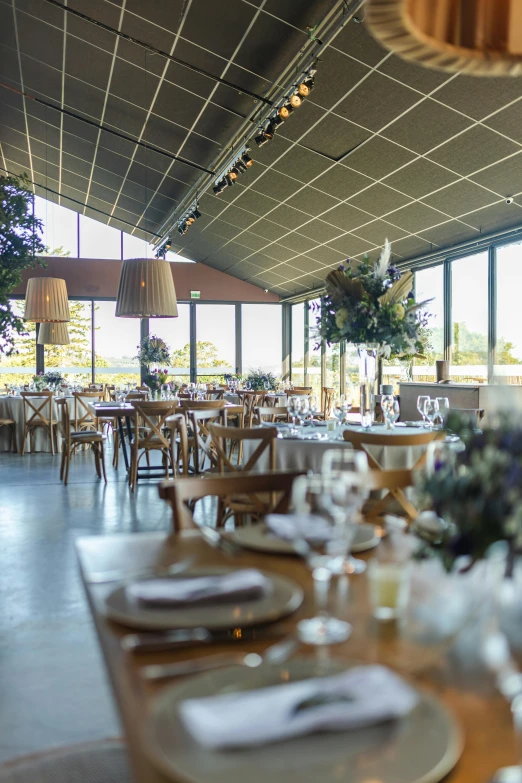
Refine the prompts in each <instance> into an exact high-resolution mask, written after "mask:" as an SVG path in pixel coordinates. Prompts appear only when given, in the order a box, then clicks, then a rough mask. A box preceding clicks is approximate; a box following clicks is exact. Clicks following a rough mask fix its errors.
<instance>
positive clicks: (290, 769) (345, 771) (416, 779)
mask: <svg viewBox="0 0 522 783" xmlns="http://www.w3.org/2000/svg"><path fill="white" fill-rule="evenodd" d="M346 668H347V664H343V663H342V662H340V661H337V662H335V664H332V665H331V666H330V667H329V671H328V674H334V673H335V672H338V671H343V670H344V669H346ZM319 675H320V672H319V671H318V664H317V663H316V662H314V661H313V660H305V659H295V660H293V661H291V662H289V663H287V664H284V665H283V666H270V665H263V666H261V667H259V669H255V670H245V669H239V668H238V667H230V668H228V669H221V670H219V671H217V672H213V673H211V674H210V673H207V674H201V675H198V676H195V677H191V678H190V679H188V680H185V681H184V682H183V683H180V684H177V685H172V686H171V687H169V688H166V689H165V690H163V691H162V692H161V693H160V694H159V695H158V696H157V697H156V699H155V700H154V702H153V704H152V709H151V713H150V717H149V719H148V724H147V735H146V743H145V752H146V753H147V755H149V757H150V758H151V760H152V762H153V763H154V764H156V765H157V766H158V767H159V768H160V769H161V770H162V771H163V772H164V774H166V775H167V777H169V778H171V779H172V780H175V781H178V782H179V781H187V782H189V783H240V781H241V782H242V781H248V783H266V781H270V783H318V781H322V782H323V783H327V781H332V782H337V781H343V783H369V781H372V782H373V781H379V783H438V781H440V780H442V778H443V777H444V776H445V775H447V774H448V772H449V771H450V770H451V769H452V768H453V767H454V766H455V764H456V762H457V761H458V759H459V756H460V754H461V752H462V744H463V743H462V736H461V731H460V729H459V727H458V725H457V723H456V721H455V719H454V718H453V716H452V715H451V714H450V713H449V712H448V710H447V709H446V707H445V706H444V704H442V703H441V702H440V701H439V700H438V699H436V698H435V697H434V696H432V695H431V694H428V693H426V692H424V691H419V696H420V701H419V704H418V705H417V707H416V708H415V709H414V710H413V711H412V712H411V713H410V715H408V716H407V717H405V718H402V719H400V720H397V721H389V722H387V723H382V724H380V725H376V726H372V727H370V728H366V729H357V730H351V731H339V732H329V733H324V734H319V733H317V734H308V735H306V736H303V737H297V738H293V739H289V740H285V741H284V742H280V743H273V744H270V745H265V746H261V747H255V748H243V749H238V750H230V751H224V750H220V751H214V750H209V749H207V748H204V747H202V746H201V745H199V744H198V743H197V742H196V741H195V740H194V739H192V737H191V735H190V734H189V733H188V732H187V731H186V729H185V727H184V725H183V723H182V722H181V720H180V718H179V714H178V707H179V704H180V703H181V702H182V701H184V700H185V699H188V698H197V697H203V696H210V695H214V694H218V693H225V692H227V691H228V692H230V691H238V690H251V689H254V688H262V687H266V686H268V685H275V684H277V683H278V682H288V681H290V680H302V679H307V678H309V677H317V676H319Z"/></svg>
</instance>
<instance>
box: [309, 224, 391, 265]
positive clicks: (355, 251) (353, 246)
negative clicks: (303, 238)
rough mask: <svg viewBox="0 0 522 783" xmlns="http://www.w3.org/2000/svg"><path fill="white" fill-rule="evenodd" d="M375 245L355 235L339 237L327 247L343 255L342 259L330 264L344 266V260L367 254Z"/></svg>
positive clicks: (333, 260)
mask: <svg viewBox="0 0 522 783" xmlns="http://www.w3.org/2000/svg"><path fill="white" fill-rule="evenodd" d="M370 225H371V224H370ZM379 241H380V240H379ZM373 245H374V242H372V241H371V240H370V241H369V240H366V239H361V238H360V237H358V236H354V235H353V234H345V235H344V236H342V237H339V239H334V241H333V242H329V243H328V246H327V247H328V248H329V249H330V248H331V249H332V250H336V251H337V252H338V253H342V257H341V258H337V259H335V258H332V259H330V261H329V262H328V263H330V264H332V265H336V264H337V265H338V264H342V262H343V258H344V259H346V258H352V257H353V256H357V255H359V254H360V253H365V252H366V251H367V250H369V249H370V248H371V247H373ZM314 252H315V251H314Z"/></svg>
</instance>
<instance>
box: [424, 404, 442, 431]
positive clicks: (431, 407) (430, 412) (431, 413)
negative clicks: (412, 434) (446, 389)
mask: <svg viewBox="0 0 522 783" xmlns="http://www.w3.org/2000/svg"><path fill="white" fill-rule="evenodd" d="M424 413H425V415H426V419H427V420H428V424H429V428H430V430H432V429H433V427H434V425H435V422H436V420H437V418H438V416H439V403H438V402H437V400H433V399H431V397H428V399H427V400H426V402H425V403H424Z"/></svg>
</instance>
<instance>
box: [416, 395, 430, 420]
mask: <svg viewBox="0 0 522 783" xmlns="http://www.w3.org/2000/svg"><path fill="white" fill-rule="evenodd" d="M429 399H430V397H429V395H428V394H420V395H419V396H418V397H417V410H418V411H419V413H420V415H421V416H422V421H423V423H424V426H425V427H426V426H427V419H426V410H425V408H426V403H427V402H428V400H429Z"/></svg>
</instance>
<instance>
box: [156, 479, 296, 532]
mask: <svg viewBox="0 0 522 783" xmlns="http://www.w3.org/2000/svg"><path fill="white" fill-rule="evenodd" d="M300 475H302V471H301V472H299V471H278V472H277V473H249V474H247V475H245V474H243V473H234V474H227V475H224V476H223V475H218V474H214V475H213V476H208V477H207V478H205V479H203V480H202V479H199V478H181V479H177V480H176V481H162V483H161V484H160V486H159V495H160V498H162V499H163V500H166V501H167V502H168V503H170V505H171V507H172V531H173V533H179V532H180V531H181V530H185V529H187V528H194V527H195V523H194V520H193V518H192V514H191V513H190V511H189V508H188V505H189V504H190V505H191V506H192V507H193V506H194V505H195V503H196V501H197V500H200V499H201V498H204V497H217V498H218V499H221V500H222V499H224V498H227V497H230V496H232V495H241V496H250V497H252V498H255V497H257V496H259V495H265V496H266V495H269V496H271V497H273V498H274V503H273V505H272V506H271V507H269V508H268V509H267V513H271V512H274V513H279V514H286V513H287V512H288V508H289V505H290V499H291V495H292V485H293V483H294V480H295V479H296V478H297V476H300ZM219 505H220V504H219V503H218V506H219Z"/></svg>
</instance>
